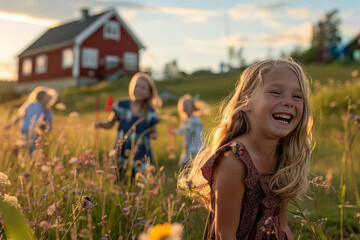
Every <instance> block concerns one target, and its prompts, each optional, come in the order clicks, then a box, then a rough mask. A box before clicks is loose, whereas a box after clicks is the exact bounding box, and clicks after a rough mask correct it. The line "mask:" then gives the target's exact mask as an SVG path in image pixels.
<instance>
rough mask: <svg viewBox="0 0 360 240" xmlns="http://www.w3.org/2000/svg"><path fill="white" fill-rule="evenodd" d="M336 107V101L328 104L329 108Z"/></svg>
mask: <svg viewBox="0 0 360 240" xmlns="http://www.w3.org/2000/svg"><path fill="white" fill-rule="evenodd" d="M336 106H337V102H336V101H332V102H330V104H329V107H330V108H334V107H336Z"/></svg>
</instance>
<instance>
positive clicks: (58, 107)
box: [55, 102, 66, 111]
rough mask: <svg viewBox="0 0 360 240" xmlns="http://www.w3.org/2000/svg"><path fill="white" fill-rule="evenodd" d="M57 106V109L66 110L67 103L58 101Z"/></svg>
mask: <svg viewBox="0 0 360 240" xmlns="http://www.w3.org/2000/svg"><path fill="white" fill-rule="evenodd" d="M55 108H56V109H57V110H60V111H65V110H66V105H65V104H64V103H61V102H59V103H57V104H56V105H55Z"/></svg>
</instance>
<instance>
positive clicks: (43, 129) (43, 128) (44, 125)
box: [35, 121, 50, 136]
mask: <svg viewBox="0 0 360 240" xmlns="http://www.w3.org/2000/svg"><path fill="white" fill-rule="evenodd" d="M49 130H50V125H49V123H48V122H46V121H41V122H39V123H38V124H37V126H36V128H35V132H36V133H37V134H38V135H40V136H42V135H44V134H46V133H48V132H49Z"/></svg>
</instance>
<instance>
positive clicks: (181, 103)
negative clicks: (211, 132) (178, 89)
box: [177, 94, 205, 120]
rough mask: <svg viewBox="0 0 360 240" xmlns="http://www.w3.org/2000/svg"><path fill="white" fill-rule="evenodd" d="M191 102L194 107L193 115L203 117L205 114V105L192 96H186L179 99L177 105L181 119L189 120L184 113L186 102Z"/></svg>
mask: <svg viewBox="0 0 360 240" xmlns="http://www.w3.org/2000/svg"><path fill="white" fill-rule="evenodd" d="M185 101H189V102H190V103H191V105H192V107H193V110H194V111H193V114H194V115H195V116H201V115H202V112H203V110H204V109H203V107H205V103H203V104H202V102H200V101H199V100H198V99H196V98H194V97H192V96H191V95H190V94H185V95H183V96H182V97H181V98H179V101H178V103H177V110H178V114H179V116H180V118H181V119H182V120H185V119H187V115H186V113H185V112H184V102H185ZM203 105H204V106H203Z"/></svg>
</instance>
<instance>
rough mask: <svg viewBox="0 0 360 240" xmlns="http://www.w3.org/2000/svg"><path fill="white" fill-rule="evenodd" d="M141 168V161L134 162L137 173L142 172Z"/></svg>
mask: <svg viewBox="0 0 360 240" xmlns="http://www.w3.org/2000/svg"><path fill="white" fill-rule="evenodd" d="M142 166H143V162H142V161H141V160H136V161H135V164H134V167H135V169H136V170H137V171H139V172H141V171H142Z"/></svg>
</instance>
